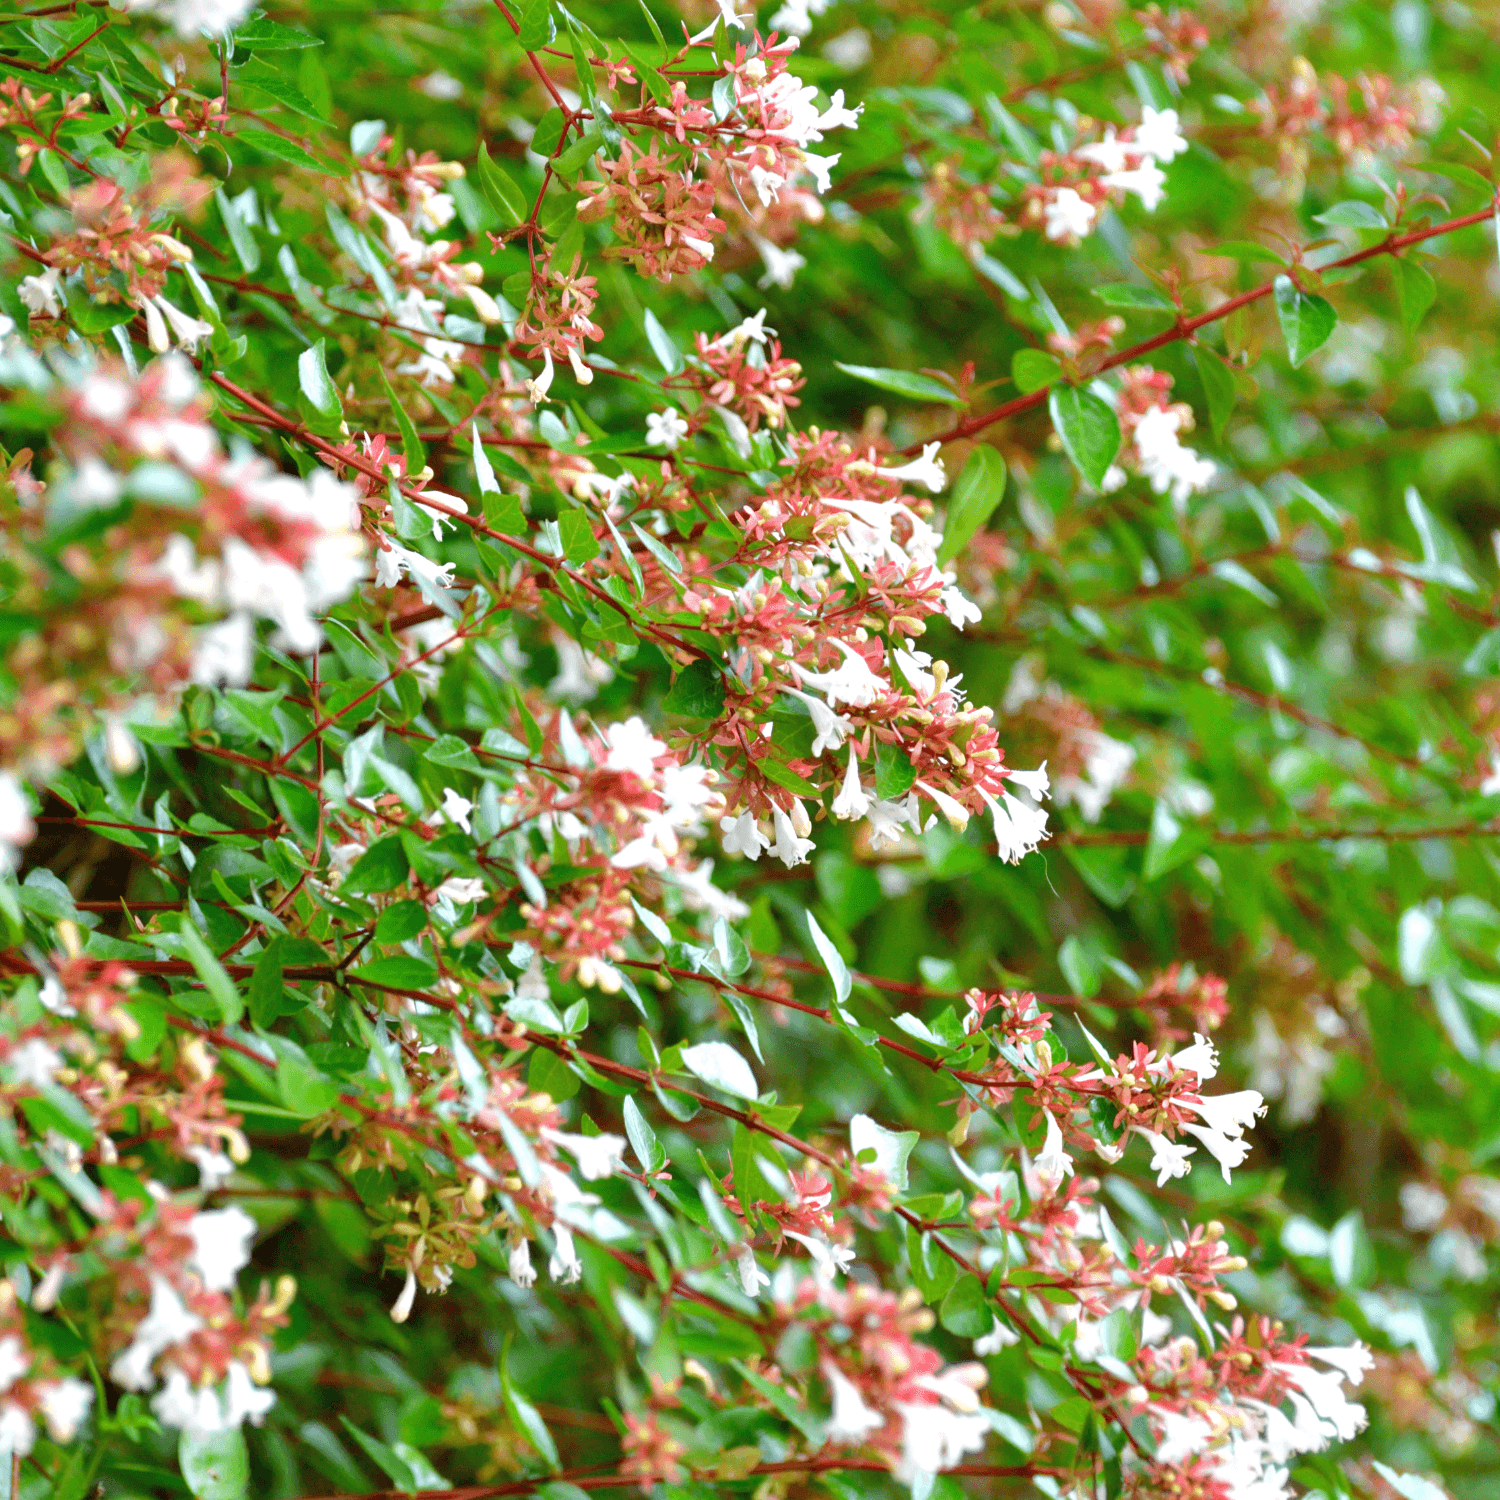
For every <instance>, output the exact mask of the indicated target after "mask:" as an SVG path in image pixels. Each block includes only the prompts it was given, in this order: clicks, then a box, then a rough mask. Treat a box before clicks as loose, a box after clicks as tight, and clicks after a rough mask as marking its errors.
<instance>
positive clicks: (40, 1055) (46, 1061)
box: [5, 1036, 63, 1089]
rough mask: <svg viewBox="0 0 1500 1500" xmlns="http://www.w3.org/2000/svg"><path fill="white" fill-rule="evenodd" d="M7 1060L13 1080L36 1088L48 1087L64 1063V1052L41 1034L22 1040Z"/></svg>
mask: <svg viewBox="0 0 1500 1500" xmlns="http://www.w3.org/2000/svg"><path fill="white" fill-rule="evenodd" d="M5 1061H6V1066H7V1067H8V1068H9V1069H10V1076H11V1079H12V1081H13V1082H15V1083H19V1084H25V1085H27V1086H29V1087H31V1088H34V1089H44V1088H46V1087H47V1085H48V1084H49V1083H51V1082H52V1080H53V1078H54V1077H55V1076H56V1074H57V1070H58V1069H59V1068H60V1067H62V1064H63V1059H62V1053H60V1052H58V1051H57V1050H56V1049H55V1048H54V1047H49V1046H48V1045H47V1043H46V1042H44V1041H43V1040H42V1039H41V1037H39V1036H34V1037H32V1038H31V1040H30V1041H29V1042H22V1043H21V1045H20V1046H19V1047H17V1048H16V1050H15V1051H14V1052H12V1053H11V1054H10V1056H9V1057H8V1058H6V1060H5Z"/></svg>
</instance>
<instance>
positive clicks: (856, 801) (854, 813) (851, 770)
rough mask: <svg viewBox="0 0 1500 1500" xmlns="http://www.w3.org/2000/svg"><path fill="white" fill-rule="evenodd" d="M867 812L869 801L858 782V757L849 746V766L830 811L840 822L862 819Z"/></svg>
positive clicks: (852, 747)
mask: <svg viewBox="0 0 1500 1500" xmlns="http://www.w3.org/2000/svg"><path fill="white" fill-rule="evenodd" d="M869 810H870V799H869V797H868V796H866V795H865V790H864V788H863V787H862V786H861V785H860V782H859V756H857V755H856V754H855V753H854V746H853V745H850V746H849V765H848V768H847V769H846V770H845V772H844V784H843V786H842V787H841V788H840V790H839V794H838V796H837V797H835V798H834V799H833V805H832V807H831V808H830V811H831V812H832V813H833V815H834V817H836V818H838V819H839V820H840V821H841V822H847V821H848V820H849V819H851V818H862V817H864V815H865V814H866V813H867V812H869Z"/></svg>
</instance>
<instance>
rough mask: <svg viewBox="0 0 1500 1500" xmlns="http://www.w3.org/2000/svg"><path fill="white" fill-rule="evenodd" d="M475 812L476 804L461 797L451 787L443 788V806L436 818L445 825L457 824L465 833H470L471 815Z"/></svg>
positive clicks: (435, 815)
mask: <svg viewBox="0 0 1500 1500" xmlns="http://www.w3.org/2000/svg"><path fill="white" fill-rule="evenodd" d="M473 811H474V804H473V803H472V802H471V801H469V799H468V798H467V797H460V796H459V794H458V793H457V792H455V791H454V790H453V788H452V787H451V786H445V787H444V788H443V805H442V807H441V808H440V809H439V811H438V812H437V813H435V814H434V817H436V818H438V819H440V820H441V821H442V822H444V823H455V824H457V825H458V827H460V828H462V829H463V831H464V832H465V833H468V832H469V815H470V813H472V812H473Z"/></svg>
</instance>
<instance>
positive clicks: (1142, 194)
mask: <svg viewBox="0 0 1500 1500" xmlns="http://www.w3.org/2000/svg"><path fill="white" fill-rule="evenodd" d="M1099 180H1100V181H1101V182H1102V183H1103V184H1104V185H1105V187H1107V188H1117V189H1118V190H1119V191H1120V192H1122V193H1134V194H1135V195H1136V197H1137V198H1139V199H1140V200H1141V207H1142V208H1144V209H1145V210H1146V212H1147V213H1148V214H1154V213H1155V212H1156V210H1157V209H1158V208H1160V207H1161V200H1162V199H1163V198H1165V197H1166V195H1167V174H1166V173H1165V172H1163V171H1162V169H1161V168H1160V167H1159V166H1157V165H1156V163H1155V162H1154V161H1149V160H1148V161H1144V162H1142V163H1141V164H1140V166H1138V167H1132V168H1131V169H1130V170H1129V171H1127V172H1109V173H1106V174H1105V176H1103V177H1101V178H1100V179H1099Z"/></svg>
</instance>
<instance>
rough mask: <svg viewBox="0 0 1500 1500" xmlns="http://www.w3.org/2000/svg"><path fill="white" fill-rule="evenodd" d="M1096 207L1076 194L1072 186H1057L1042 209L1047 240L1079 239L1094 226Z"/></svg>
mask: <svg viewBox="0 0 1500 1500" xmlns="http://www.w3.org/2000/svg"><path fill="white" fill-rule="evenodd" d="M1097 214H1098V209H1096V208H1095V207H1094V205H1093V204H1092V203H1086V202H1085V201H1084V200H1083V199H1082V198H1080V197H1079V196H1078V193H1077V191H1076V190H1075V189H1074V188H1070V187H1065V188H1059V189H1058V190H1057V194H1056V196H1055V197H1054V198H1052V199H1051V200H1050V201H1049V202H1048V203H1047V204H1046V206H1045V207H1044V208H1043V209H1042V215H1043V217H1044V219H1045V220H1046V225H1047V238H1048V239H1049V240H1066V239H1070V238H1079V239H1081V238H1082V237H1083V236H1084V235H1086V234H1087V233H1088V232H1089V230H1090V229H1092V228H1093V227H1094V219H1095V216H1096V215H1097Z"/></svg>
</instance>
